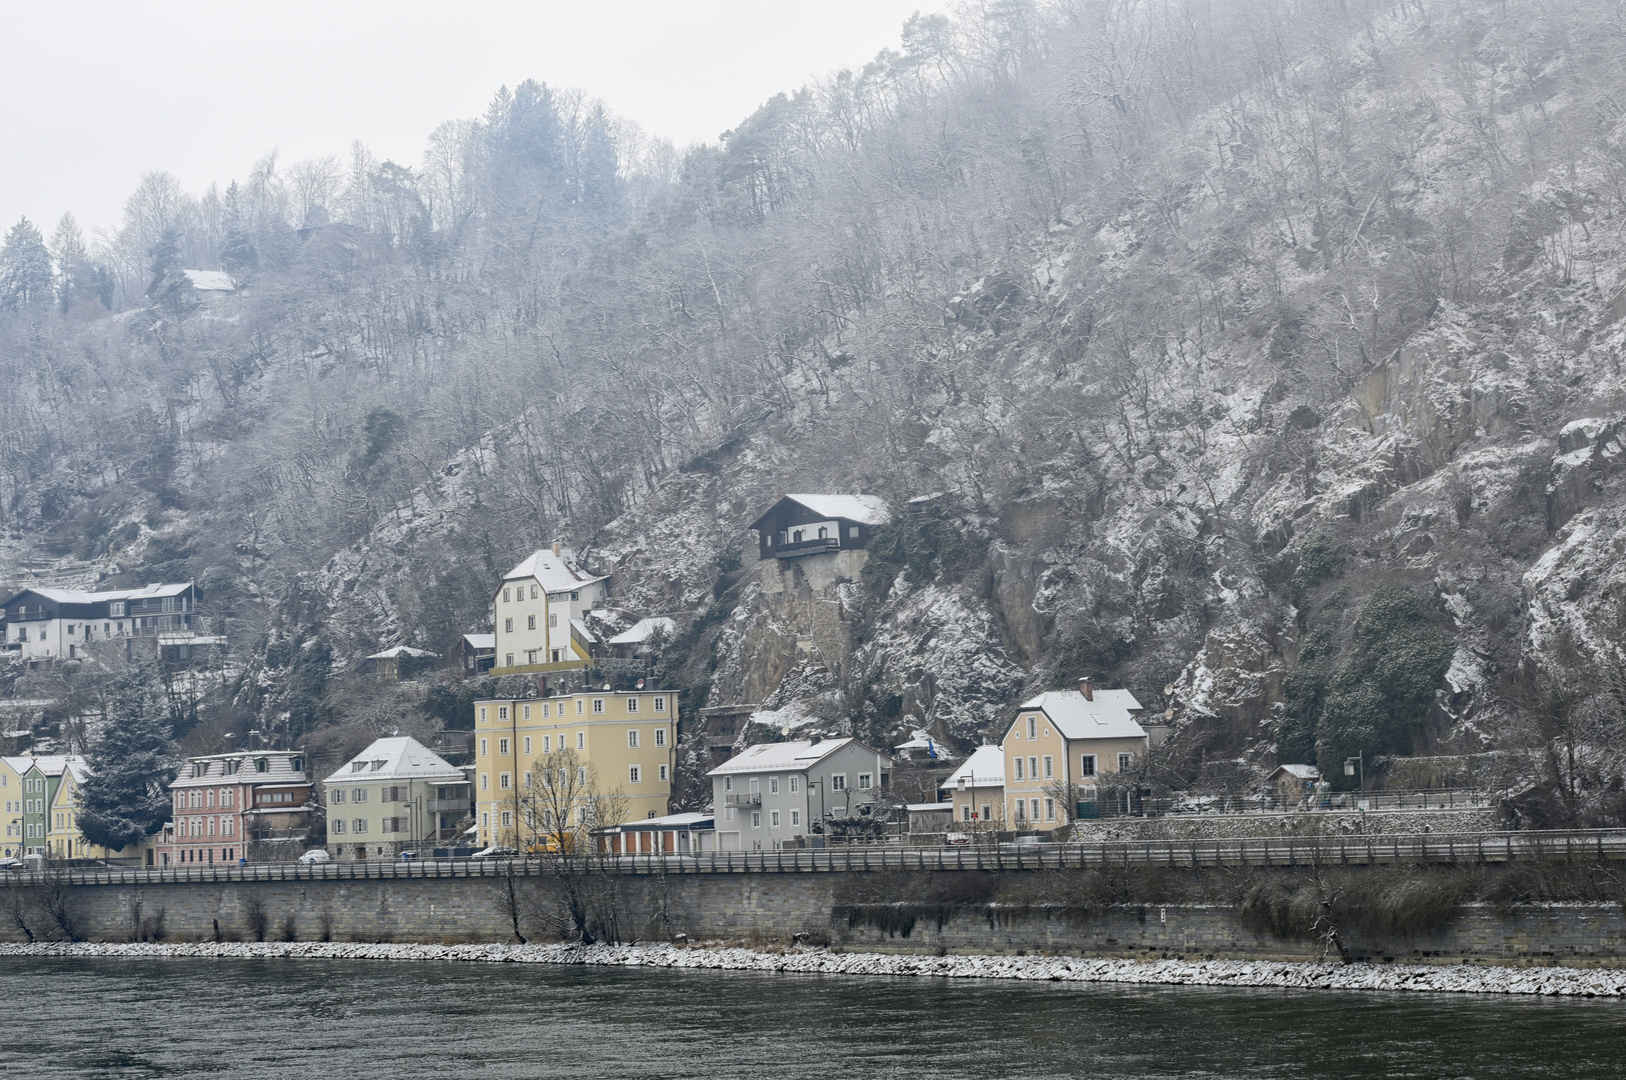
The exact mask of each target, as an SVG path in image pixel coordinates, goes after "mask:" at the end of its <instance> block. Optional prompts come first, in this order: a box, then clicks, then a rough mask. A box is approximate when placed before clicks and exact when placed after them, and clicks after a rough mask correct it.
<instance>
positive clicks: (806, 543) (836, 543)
mask: <svg viewBox="0 0 1626 1080" xmlns="http://www.w3.org/2000/svg"><path fill="white" fill-rule="evenodd" d="M840 548H841V537H839V536H826V537H823V538H822V539H821V538H816V539H813V540H803V541H802V542H801V543H800V544H778V545H775V546H774V548H773V554H774V558H776V559H794V558H795V557H797V556H798V555H817V554H818V553H819V552H821V551H837V550H840Z"/></svg>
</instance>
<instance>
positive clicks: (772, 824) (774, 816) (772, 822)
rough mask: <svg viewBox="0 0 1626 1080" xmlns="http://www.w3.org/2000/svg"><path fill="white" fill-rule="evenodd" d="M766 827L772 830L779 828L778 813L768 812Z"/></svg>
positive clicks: (775, 811)
mask: <svg viewBox="0 0 1626 1080" xmlns="http://www.w3.org/2000/svg"><path fill="white" fill-rule="evenodd" d="M768 827H769V828H773V829H777V828H779V811H777V810H770V811H769V812H768Z"/></svg>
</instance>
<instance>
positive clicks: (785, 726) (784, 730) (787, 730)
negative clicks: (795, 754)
mask: <svg viewBox="0 0 1626 1080" xmlns="http://www.w3.org/2000/svg"><path fill="white" fill-rule="evenodd" d="M779 734H781V735H789V734H790V725H789V724H783V725H781V726H780V728H779Z"/></svg>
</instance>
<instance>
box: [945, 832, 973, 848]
mask: <svg viewBox="0 0 1626 1080" xmlns="http://www.w3.org/2000/svg"><path fill="white" fill-rule="evenodd" d="M943 843H945V844H947V845H948V846H949V847H970V846H971V834H970V833H963V832H951V833H944V834H943Z"/></svg>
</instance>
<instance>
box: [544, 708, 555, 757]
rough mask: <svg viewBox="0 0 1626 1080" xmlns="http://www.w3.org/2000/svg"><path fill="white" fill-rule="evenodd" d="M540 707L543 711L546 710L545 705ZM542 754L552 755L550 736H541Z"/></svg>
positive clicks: (551, 738) (551, 737) (551, 739)
mask: <svg viewBox="0 0 1626 1080" xmlns="http://www.w3.org/2000/svg"><path fill="white" fill-rule="evenodd" d="M542 707H543V708H544V709H545V708H547V706H546V705H544V706H542ZM542 752H543V753H544V754H551V753H553V736H552V735H544V736H542Z"/></svg>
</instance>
